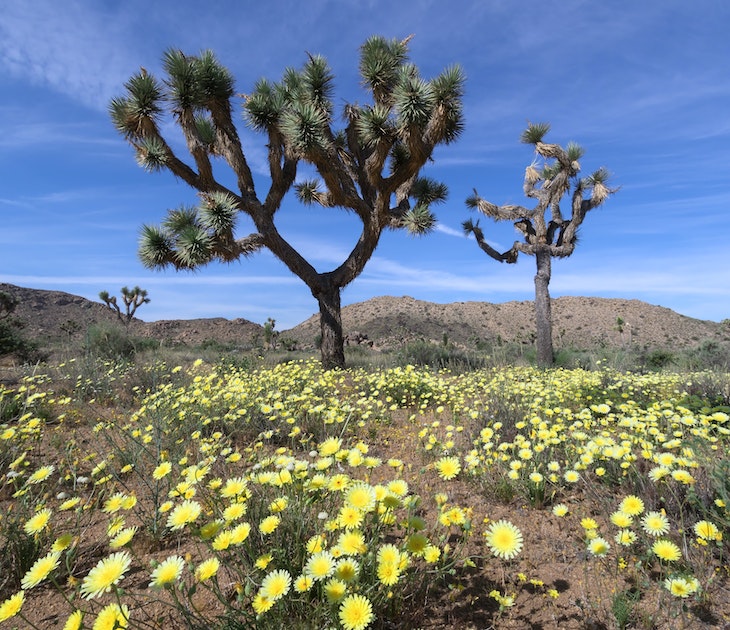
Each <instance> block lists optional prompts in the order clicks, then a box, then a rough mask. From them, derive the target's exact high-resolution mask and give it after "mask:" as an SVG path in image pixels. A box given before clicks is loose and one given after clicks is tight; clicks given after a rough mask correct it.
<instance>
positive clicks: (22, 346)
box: [0, 318, 44, 363]
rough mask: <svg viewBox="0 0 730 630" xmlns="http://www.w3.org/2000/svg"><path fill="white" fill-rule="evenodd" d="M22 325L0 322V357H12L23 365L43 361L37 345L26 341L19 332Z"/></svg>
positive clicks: (15, 322) (12, 322)
mask: <svg viewBox="0 0 730 630" xmlns="http://www.w3.org/2000/svg"><path fill="white" fill-rule="evenodd" d="M22 327H23V325H22V323H21V322H20V321H19V320H16V319H12V318H7V319H2V320H0V356H5V355H10V354H12V355H14V356H16V357H17V358H18V359H19V360H20V361H21V362H23V363H35V362H37V361H40V360H43V358H44V357H43V354H42V353H41V352H39V350H38V344H37V343H35V342H34V341H30V340H28V339H26V338H25V337H24V336H23V335H22V334H21V332H20V330H21V329H22Z"/></svg>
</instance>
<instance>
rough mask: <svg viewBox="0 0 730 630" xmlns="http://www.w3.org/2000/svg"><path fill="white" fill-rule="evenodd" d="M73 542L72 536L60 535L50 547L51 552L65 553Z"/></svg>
mask: <svg viewBox="0 0 730 630" xmlns="http://www.w3.org/2000/svg"><path fill="white" fill-rule="evenodd" d="M73 541H74V537H73V534H68V533H67V534H62V535H61V536H59V537H58V538H56V540H55V541H54V542H53V545H51V551H65V550H66V549H68V548H69V547H70V546H71V543H72V542H73Z"/></svg>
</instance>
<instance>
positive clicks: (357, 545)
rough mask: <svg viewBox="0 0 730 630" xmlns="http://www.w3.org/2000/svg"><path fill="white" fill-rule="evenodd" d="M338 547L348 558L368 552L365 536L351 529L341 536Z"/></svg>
mask: <svg viewBox="0 0 730 630" xmlns="http://www.w3.org/2000/svg"><path fill="white" fill-rule="evenodd" d="M337 547H339V549H340V551H342V553H343V554H344V555H346V556H357V555H360V554H363V553H365V552H366V551H367V545H366V544H365V536H363V534H362V532H361V531H359V530H355V529H351V530H348V531H346V532H343V533H342V534H340V537H339V538H338V539H337Z"/></svg>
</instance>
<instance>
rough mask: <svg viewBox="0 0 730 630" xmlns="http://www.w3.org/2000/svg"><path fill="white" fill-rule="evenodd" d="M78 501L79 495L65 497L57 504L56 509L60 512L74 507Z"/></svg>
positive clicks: (79, 500) (79, 501)
mask: <svg viewBox="0 0 730 630" xmlns="http://www.w3.org/2000/svg"><path fill="white" fill-rule="evenodd" d="M79 503H81V499H80V498H79V497H72V498H70V499H66V500H65V501H64V502H63V503H61V505H59V506H58V509H59V510H61V511H62V512H65V511H66V510H70V509H71V508H75V507H76V506H77V505H78V504H79Z"/></svg>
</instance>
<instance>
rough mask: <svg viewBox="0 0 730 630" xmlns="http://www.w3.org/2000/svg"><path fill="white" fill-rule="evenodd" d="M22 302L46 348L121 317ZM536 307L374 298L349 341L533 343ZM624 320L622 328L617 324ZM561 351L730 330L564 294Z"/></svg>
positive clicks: (300, 337)
mask: <svg viewBox="0 0 730 630" xmlns="http://www.w3.org/2000/svg"><path fill="white" fill-rule="evenodd" d="M0 291H5V292H7V293H10V294H11V295H13V296H15V297H16V298H17V299H18V306H17V308H16V310H15V316H16V317H17V318H19V319H20V320H22V321H23V322H24V323H25V329H24V335H25V336H26V337H28V338H31V339H35V340H36V341H38V342H39V343H40V344H41V346H42V347H58V346H59V345H63V346H66V347H76V346H78V347H80V345H81V343H82V342H83V339H84V336H85V334H86V331H87V329H88V327H89V326H90V325H91V324H95V323H100V322H108V323H115V322H116V321H117V320H116V316H115V315H114V314H113V313H112V312H111V311H109V310H108V309H107V308H106V306H104V305H103V304H101V303H97V302H92V301H90V300H87V299H85V298H82V297H79V296H76V295H71V294H69V293H63V292H60V291H44V290H39V289H27V288H23V287H18V286H15V285H11V284H2V283H0ZM533 317H534V314H533V303H532V302H529V301H525V302H506V303H503V304H491V303H488V302H454V303H451V304H435V303H432V302H423V301H420V300H415V299H413V298H410V297H388V296H384V297H377V298H373V299H371V300H367V301H366V302H361V303H358V304H352V305H350V306H346V307H344V308H343V309H342V318H343V326H344V330H345V334H346V335H347V336H348V337H349V339H350V340H351V343H357V342H358V341H359V342H360V343H366V344H368V345H373V346H374V347H375V348H385V347H388V346H393V345H398V344H401V343H403V342H404V341H409V340H415V339H427V340H433V341H437V342H441V341H443V340H444V338H446V339H447V340H448V341H449V342H451V343H454V344H457V345H460V346H463V347H468V348H475V347H477V346H478V345H479V344H483V345H489V344H492V343H494V342H497V341H498V340H501V341H504V342H512V341H516V342H521V343H530V342H531V341H532V338H533V331H534V326H535V325H534V319H533ZM619 319H620V320H621V322H622V324H621V325H619V323H618V322H619ZM553 322H554V326H553V330H554V337H555V344H556V347H562V346H568V345H573V346H576V347H582V348H587V347H592V346H595V345H598V344H601V345H627V344H634V345H640V346H642V347H650V348H654V347H659V348H680V347H687V346H693V345H696V344H698V343H700V342H702V341H705V340H714V341H719V342H728V341H730V328H728V327H727V326H725V325H722V324H718V323H716V322H711V321H704V320H698V319H693V318H691V317H686V316H684V315H680V314H678V313H676V312H674V311H672V310H670V309H667V308H663V307H660V306H652V305H650V304H646V303H645V302H641V301H638V300H621V299H605V298H591V297H561V298H557V299H555V300H553ZM130 332H131V333H132V334H134V335H137V336H141V337H153V338H155V339H159V340H161V341H162V342H164V343H165V344H168V345H169V344H173V345H176V344H184V345H187V346H197V345H199V344H201V343H203V342H206V341H215V342H218V343H222V344H240V345H244V346H245V345H251V344H254V343H256V342H257V341H258V340H260V339H261V337H262V333H263V331H262V327H261V326H260V325H258V324H255V323H253V322H250V321H248V320H245V319H234V320H227V319H223V318H212V319H193V320H166V321H156V322H144V321H141V320H137V319H135V320H133V321H132V323H131V325H130ZM318 334H319V317H318V316H312V317H311V318H310V319H308V320H306V321H305V322H302V323H301V324H299V325H298V326H296V327H294V328H292V329H290V330H287V331H283V332H282V333H281V335H282V337H289V338H291V339H295V340H297V341H298V342H299V345H300V347H312V346H313V345H314V342H315V339H316V337H317V335H318Z"/></svg>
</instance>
